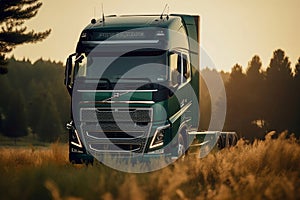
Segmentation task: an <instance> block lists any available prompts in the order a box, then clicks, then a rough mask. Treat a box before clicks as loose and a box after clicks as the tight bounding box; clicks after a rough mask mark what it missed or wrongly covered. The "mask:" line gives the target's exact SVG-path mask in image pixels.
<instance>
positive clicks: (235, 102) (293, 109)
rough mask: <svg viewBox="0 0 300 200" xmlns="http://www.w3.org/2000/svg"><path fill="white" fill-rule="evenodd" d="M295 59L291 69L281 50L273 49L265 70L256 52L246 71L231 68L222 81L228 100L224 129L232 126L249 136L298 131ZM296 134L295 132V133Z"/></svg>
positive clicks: (297, 86)
mask: <svg viewBox="0 0 300 200" xmlns="http://www.w3.org/2000/svg"><path fill="white" fill-rule="evenodd" d="M298 73H299V63H298V64H296V68H295V74H293V73H292V69H291V66H290V61H289V58H288V57H287V56H286V55H285V53H284V51H283V50H281V49H278V50H276V51H274V53H273V58H272V59H271V61H270V64H269V66H268V67H267V68H266V70H263V69H262V63H261V61H260V58H259V56H257V55H256V56H254V57H253V58H252V60H251V61H250V62H249V65H248V68H247V70H246V73H244V71H243V68H242V66H240V65H238V64H237V65H235V66H234V67H233V68H232V72H231V74H230V79H229V81H228V83H227V84H226V94H227V101H228V107H227V108H228V110H227V118H226V123H225V127H224V129H227V130H235V131H237V132H238V133H240V134H241V135H242V136H244V137H246V138H248V139H251V140H253V139H254V138H263V137H264V135H265V133H267V132H269V131H272V130H276V131H279V132H281V131H284V130H288V131H290V132H291V133H299V131H300V121H299V119H300V112H299V110H300V107H299V101H300V93H299V91H300V88H299V85H300V84H299V83H300V82H299V75H298ZM298 136H299V135H298Z"/></svg>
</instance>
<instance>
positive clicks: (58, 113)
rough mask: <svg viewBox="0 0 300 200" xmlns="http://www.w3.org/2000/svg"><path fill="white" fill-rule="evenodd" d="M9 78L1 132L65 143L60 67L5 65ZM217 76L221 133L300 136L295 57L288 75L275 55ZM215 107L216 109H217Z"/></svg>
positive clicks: (207, 107)
mask: <svg viewBox="0 0 300 200" xmlns="http://www.w3.org/2000/svg"><path fill="white" fill-rule="evenodd" d="M7 68H8V70H9V73H7V74H5V75H1V76H0V91H1V98H0V133H2V134H3V135H6V136H9V137H20V136H25V135H27V134H28V133H32V134H34V135H36V136H37V138H38V139H40V140H41V141H49V142H50V141H55V140H57V139H58V138H65V136H66V133H67V132H66V129H65V128H64V126H65V124H66V122H68V121H69V120H70V97H69V95H68V93H67V90H66V88H65V86H64V84H63V79H64V69H65V67H64V65H63V64H62V63H60V62H52V61H45V60H42V59H40V60H37V61H36V62H34V63H31V62H30V61H29V60H25V59H24V60H22V61H18V60H16V59H14V58H11V59H9V60H8V65H7ZM201 73H202V74H204V73H206V75H207V74H210V76H211V77H214V76H215V75H216V74H218V73H219V74H220V75H221V77H222V79H223V80H224V83H225V89H226V95H227V113H226V120H225V125H224V129H223V130H229V131H236V132H238V133H239V134H240V135H241V136H243V137H246V138H248V139H253V138H263V137H264V135H265V134H266V133H267V132H269V131H272V130H275V131H277V132H281V131H285V130H288V131H289V132H290V133H295V134H296V135H297V136H299V134H300V103H299V102H300V92H299V91H300V58H299V60H298V63H297V64H296V65H295V67H294V70H292V66H291V63H290V61H289V59H288V57H287V56H286V55H285V52H284V51H282V50H280V49H278V50H276V51H274V53H273V57H272V59H271V60H270V64H269V66H268V67H265V68H263V66H262V62H261V60H260V58H259V56H257V55H256V56H254V57H253V58H252V59H251V61H249V64H248V66H247V68H246V69H243V67H242V66H241V65H239V64H236V65H235V66H233V68H232V70H231V73H224V72H217V71H216V70H209V69H204V70H202V71H201ZM200 87H201V88H200V91H201V93H200V113H201V117H200V119H201V120H200V129H201V130H205V129H206V128H207V127H208V124H209V122H210V116H211V115H210V114H211V113H210V112H211V102H210V94H209V93H208V91H207V88H206V87H205V83H204V82H203V80H201V83H200ZM217 107H218V105H217Z"/></svg>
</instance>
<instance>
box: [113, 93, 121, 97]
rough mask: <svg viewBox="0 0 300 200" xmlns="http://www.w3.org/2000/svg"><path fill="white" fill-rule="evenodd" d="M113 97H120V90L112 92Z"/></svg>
mask: <svg viewBox="0 0 300 200" xmlns="http://www.w3.org/2000/svg"><path fill="white" fill-rule="evenodd" d="M112 97H113V98H118V97H120V93H119V92H114V93H112Z"/></svg>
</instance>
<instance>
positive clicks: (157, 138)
mask: <svg viewBox="0 0 300 200" xmlns="http://www.w3.org/2000/svg"><path fill="white" fill-rule="evenodd" d="M169 127H170V124H168V125H166V126H160V127H158V128H157V129H156V131H155V133H154V136H153V138H152V141H151V144H150V149H152V148H155V147H159V146H162V145H163V144H164V137H165V130H166V129H167V128H169Z"/></svg>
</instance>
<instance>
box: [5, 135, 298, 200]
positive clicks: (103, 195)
mask: <svg viewBox="0 0 300 200" xmlns="http://www.w3.org/2000/svg"><path fill="white" fill-rule="evenodd" d="M273 134H274V132H273V133H269V134H268V135H267V136H266V138H265V140H264V141H262V140H256V141H255V142H254V143H253V144H248V143H247V142H246V141H244V140H240V141H239V142H238V145H237V146H236V147H233V148H230V149H223V150H222V151H219V152H215V153H210V154H209V155H208V156H207V157H204V158H202V159H199V158H195V157H194V156H193V155H189V156H188V157H187V159H185V160H184V161H177V162H175V163H174V164H172V165H169V166H168V167H166V168H164V169H162V170H159V171H156V172H151V173H145V174H129V173H123V172H119V171H116V170H113V169H110V168H108V167H106V166H104V165H102V164H99V163H96V164H95V165H94V166H89V167H85V166H82V165H79V166H78V165H71V164H69V163H68V160H67V155H68V154H67V151H68V147H67V145H60V144H58V143H55V144H52V146H51V147H50V148H38V149H37V148H34V147H31V148H23V149H12V148H10V149H1V151H0V163H1V164H2V165H1V166H0V173H1V180H0V199H56V200H58V199H105V200H110V199H182V200H183V199H199V200H201V199H245V200H247V199H251V200H252V199H299V198H300V188H299V187H298V186H299V184H300V172H299V167H300V156H299V155H300V146H299V143H298V142H299V141H297V140H296V139H295V138H294V137H289V138H287V137H286V133H283V134H281V135H279V136H278V137H277V139H272V137H273V136H272V135H273ZM28 183H30V184H28Z"/></svg>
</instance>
